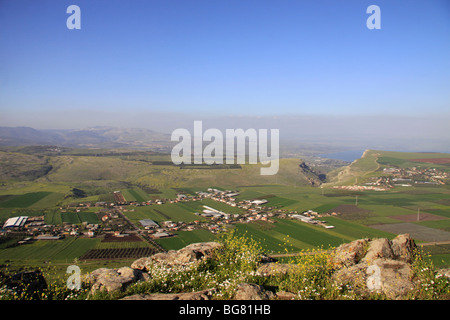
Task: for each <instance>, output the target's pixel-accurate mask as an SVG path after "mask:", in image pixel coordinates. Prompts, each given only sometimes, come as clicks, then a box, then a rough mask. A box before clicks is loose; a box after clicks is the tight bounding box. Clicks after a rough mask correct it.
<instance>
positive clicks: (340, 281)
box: [0, 234, 450, 300]
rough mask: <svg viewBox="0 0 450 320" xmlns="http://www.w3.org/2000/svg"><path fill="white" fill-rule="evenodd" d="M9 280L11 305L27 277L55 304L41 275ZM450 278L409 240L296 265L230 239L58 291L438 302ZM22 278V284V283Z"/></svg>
mask: <svg viewBox="0 0 450 320" xmlns="http://www.w3.org/2000/svg"><path fill="white" fill-rule="evenodd" d="M3 278H4V279H3V281H2V282H3V287H2V288H1V289H0V292H2V294H3V296H2V295H1V294H0V297H1V298H3V299H4V298H5V295H4V292H6V291H7V290H10V291H9V292H11V290H17V288H18V287H21V288H22V289H21V290H22V291H21V292H22V293H23V292H24V289H23V286H24V285H25V284H26V281H25V280H26V279H31V280H30V281H29V282H30V283H29V284H30V285H31V286H30V288H33V289H32V290H33V291H32V292H31V293H30V292H28V297H33V295H34V294H36V293H38V294H37V296H38V297H40V298H42V297H47V298H51V299H55V293H54V292H53V293H52V292H50V293H49V290H48V287H47V284H46V282H45V279H44V277H43V276H42V275H41V274H35V275H31V274H28V275H26V276H24V275H23V273H22V275H21V276H17V275H16V276H15V278H14V276H13V277H9V278H8V277H6V278H5V276H3ZM449 278H450V269H441V270H435V269H434V267H433V265H432V264H431V263H430V262H429V261H427V260H426V259H424V257H423V255H422V254H421V253H420V251H418V250H417V246H416V244H415V242H414V240H413V239H412V238H411V237H410V236H409V235H408V234H403V235H399V236H397V237H396V238H394V239H393V240H389V239H386V238H381V239H359V240H355V241H352V242H350V243H346V244H343V245H341V246H339V247H338V248H335V249H333V250H329V251H323V250H319V251H309V252H303V253H302V254H301V255H299V256H298V257H297V260H296V261H295V263H281V262H279V261H275V259H273V258H270V257H268V256H266V255H264V254H262V253H261V251H260V250H259V249H258V247H257V245H256V244H255V243H254V242H253V241H252V240H246V239H243V238H240V239H235V238H233V237H231V236H230V237H228V238H227V239H225V241H223V242H221V243H219V242H206V243H194V244H190V245H188V246H186V247H185V248H182V249H180V250H177V251H169V252H165V253H157V254H154V255H152V256H150V257H144V258H140V259H138V260H136V261H134V262H133V263H132V264H131V265H130V266H124V267H121V268H117V269H108V268H100V269H97V270H94V271H93V272H90V273H88V274H85V275H83V277H82V278H81V283H82V285H81V286H80V288H79V290H77V291H75V292H73V291H70V290H68V289H64V290H63V289H58V295H57V297H56V298H58V297H60V296H61V297H62V298H64V299H70V298H72V299H77V298H78V299H80V298H81V299H94V300H95V299H108V300H111V299H112V300H114V299H123V300H215V299H226V300H230V299H234V300H294V299H321V300H322V299H326V300H332V299H339V300H341V299H352V300H359V299H363V300H367V299H389V300H397V299H431V300H434V299H450V294H449V292H450V281H449ZM5 279H6V280H5ZM14 279H16V281H15V282H14ZM17 279H21V282H20V281H19V282H20V285H18V281H17ZM5 288H6V289H5ZM52 290H53V291H55V290H54V285H53V289H52ZM25 291H26V290H25ZM61 292H66V293H65V294H62V293H61ZM17 296H20V294H19V295H18V294H17V293H16V294H15V297H17ZM22 297H23V295H22Z"/></svg>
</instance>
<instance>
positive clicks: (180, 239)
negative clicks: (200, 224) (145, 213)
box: [156, 229, 217, 250]
mask: <svg viewBox="0 0 450 320" xmlns="http://www.w3.org/2000/svg"><path fill="white" fill-rule="evenodd" d="M215 240H217V238H216V236H215V235H214V234H212V233H211V232H209V231H208V230H205V229H196V230H193V231H179V232H177V233H176V236H175V237H170V238H162V239H158V240H156V242H157V243H159V244H160V245H162V246H163V247H164V248H166V249H167V250H178V249H181V248H183V247H185V246H187V245H189V244H191V243H196V242H208V241H215Z"/></svg>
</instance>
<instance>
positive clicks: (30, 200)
mask: <svg viewBox="0 0 450 320" xmlns="http://www.w3.org/2000/svg"><path fill="white" fill-rule="evenodd" d="M50 194H51V192H44V191H43V192H32V193H26V194H23V195H14V196H10V197H6V199H5V200H3V201H1V199H0V208H27V207H29V206H31V205H33V204H35V203H37V202H39V201H41V200H42V199H44V198H45V197H47V196H48V195H50Z"/></svg>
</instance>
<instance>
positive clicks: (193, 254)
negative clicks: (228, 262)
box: [131, 242, 221, 271]
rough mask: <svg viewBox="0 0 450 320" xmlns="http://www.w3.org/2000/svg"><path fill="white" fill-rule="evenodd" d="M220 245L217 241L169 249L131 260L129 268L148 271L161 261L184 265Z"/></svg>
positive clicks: (202, 256) (200, 257) (210, 252)
mask: <svg viewBox="0 0 450 320" xmlns="http://www.w3.org/2000/svg"><path fill="white" fill-rule="evenodd" d="M220 246H221V244H220V243H218V242H200V243H193V244H190V245H188V246H187V247H184V248H182V249H180V250H170V251H169V252H161V253H157V254H154V255H153V256H151V257H144V258H140V259H138V260H136V261H134V262H133V264H132V265H131V268H133V269H136V270H142V271H149V270H150V267H151V265H152V264H154V263H163V264H166V265H169V266H173V265H185V264H189V263H192V262H195V261H198V260H200V259H206V258H208V257H210V256H211V254H212V253H213V251H214V249H217V248H219V247H220Z"/></svg>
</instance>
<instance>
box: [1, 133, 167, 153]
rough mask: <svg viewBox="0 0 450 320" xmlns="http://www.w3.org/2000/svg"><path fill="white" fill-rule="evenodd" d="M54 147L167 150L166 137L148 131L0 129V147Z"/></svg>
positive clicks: (165, 135)
mask: <svg viewBox="0 0 450 320" xmlns="http://www.w3.org/2000/svg"><path fill="white" fill-rule="evenodd" d="M30 145H57V146H61V147H72V148H133V149H143V148H145V149H147V150H154V151H168V150H169V149H170V148H171V146H172V145H173V142H171V141H170V135H168V134H163V133H159V132H155V131H152V130H149V129H134V128H117V127H92V128H86V129H73V130H50V129H48V130H38V129H33V128H30V127H0V146H30Z"/></svg>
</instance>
